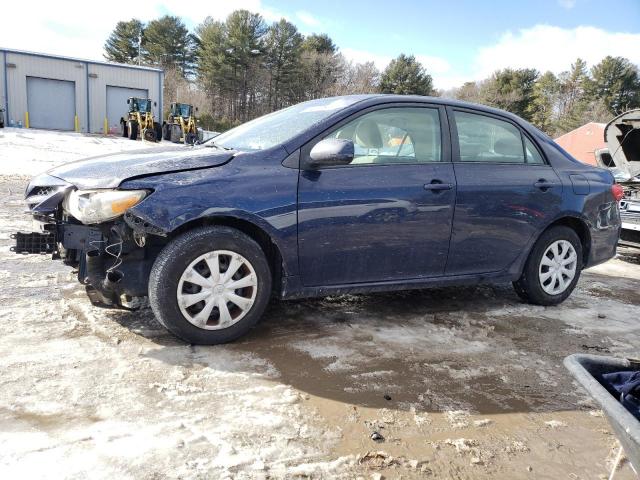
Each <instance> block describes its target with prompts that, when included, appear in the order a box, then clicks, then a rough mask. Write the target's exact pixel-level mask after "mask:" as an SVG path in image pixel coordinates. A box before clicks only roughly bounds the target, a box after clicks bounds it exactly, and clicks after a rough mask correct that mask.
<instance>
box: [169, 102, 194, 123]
mask: <svg viewBox="0 0 640 480" xmlns="http://www.w3.org/2000/svg"><path fill="white" fill-rule="evenodd" d="M170 115H171V116H173V117H182V118H184V119H185V120H186V119H188V118H189V117H191V116H192V115H193V105H189V104H188V103H172V104H171V111H170Z"/></svg>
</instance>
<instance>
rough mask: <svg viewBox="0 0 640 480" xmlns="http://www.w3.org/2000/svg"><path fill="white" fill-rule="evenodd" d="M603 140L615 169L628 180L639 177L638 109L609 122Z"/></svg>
mask: <svg viewBox="0 0 640 480" xmlns="http://www.w3.org/2000/svg"><path fill="white" fill-rule="evenodd" d="M604 140H605V142H606V143H607V147H608V148H609V153H610V154H611V157H612V158H613V161H614V163H615V167H616V168H617V169H619V170H620V171H621V172H622V173H623V174H624V175H625V176H627V177H628V178H633V177H635V176H637V175H640V109H636V110H629V111H628V112H625V113H623V114H622V115H619V116H617V117H616V118H614V119H613V120H611V121H610V122H609V123H608V124H607V126H606V127H605V129H604Z"/></svg>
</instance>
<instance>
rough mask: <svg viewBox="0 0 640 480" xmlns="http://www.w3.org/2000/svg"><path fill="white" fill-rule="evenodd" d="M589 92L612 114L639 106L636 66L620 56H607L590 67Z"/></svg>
mask: <svg viewBox="0 0 640 480" xmlns="http://www.w3.org/2000/svg"><path fill="white" fill-rule="evenodd" d="M591 76H592V81H591V82H590V85H589V93H590V94H591V95H593V96H594V97H595V98H598V99H601V100H602V101H603V102H604V104H605V105H606V106H607V108H608V109H609V111H610V112H611V114H612V115H618V114H620V113H623V112H625V111H627V110H630V109H632V108H637V107H638V106H640V76H639V75H638V67H637V66H636V65H633V64H632V63H631V62H630V61H629V60H627V59H626V58H622V57H611V56H607V57H605V58H604V59H602V61H601V62H600V63H599V64H597V65H595V66H594V67H593V68H592V69H591Z"/></svg>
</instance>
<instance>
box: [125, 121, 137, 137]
mask: <svg viewBox="0 0 640 480" xmlns="http://www.w3.org/2000/svg"><path fill="white" fill-rule="evenodd" d="M127 131H128V133H129V140H137V139H138V122H136V121H134V120H129V121H128V122H127Z"/></svg>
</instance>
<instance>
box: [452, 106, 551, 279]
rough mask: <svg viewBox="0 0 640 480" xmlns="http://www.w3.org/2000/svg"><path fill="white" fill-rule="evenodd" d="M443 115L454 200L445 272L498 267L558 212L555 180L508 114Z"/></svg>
mask: <svg viewBox="0 0 640 480" xmlns="http://www.w3.org/2000/svg"><path fill="white" fill-rule="evenodd" d="M448 113H449V120H450V122H451V136H452V145H453V166H454V169H455V175H456V180H457V199H456V207H455V215H454V217H455V220H454V223H453V232H452V236H451V250H450V252H449V259H448V262H447V267H446V274H447V275H461V274H475V273H490V272H499V271H501V270H504V269H506V268H508V267H509V266H510V265H511V264H512V263H513V262H514V261H515V260H516V259H517V258H518V256H519V255H520V254H521V253H522V250H523V248H525V246H526V245H527V244H528V242H529V240H530V239H531V238H532V236H533V235H535V234H536V233H537V232H539V231H540V229H541V228H542V226H544V225H546V224H547V223H548V222H549V220H550V219H551V218H553V217H555V215H556V213H557V212H559V211H560V206H561V201H562V197H561V194H562V183H561V181H560V179H559V177H558V176H557V174H556V173H555V171H554V170H553V168H552V167H551V166H550V165H549V164H548V163H547V162H546V160H545V158H544V157H543V155H542V153H541V151H540V150H539V149H538V148H537V147H536V145H535V143H534V142H533V141H532V139H531V138H529V136H527V135H526V134H525V132H523V131H522V130H521V129H520V127H519V126H517V125H516V124H515V123H514V122H512V121H511V120H510V119H507V118H506V117H501V116H496V115H491V114H486V113H484V112H478V111H474V110H467V109H458V108H448Z"/></svg>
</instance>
